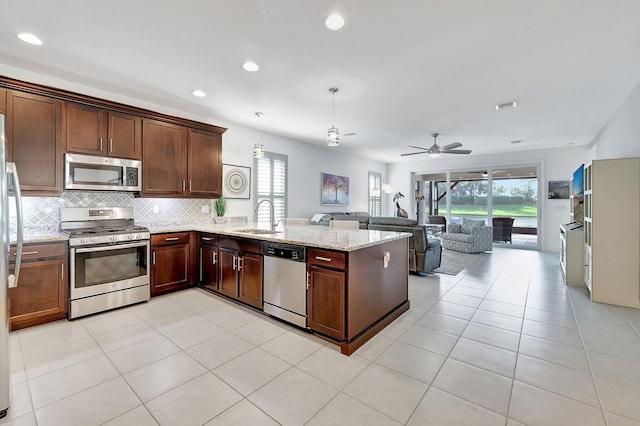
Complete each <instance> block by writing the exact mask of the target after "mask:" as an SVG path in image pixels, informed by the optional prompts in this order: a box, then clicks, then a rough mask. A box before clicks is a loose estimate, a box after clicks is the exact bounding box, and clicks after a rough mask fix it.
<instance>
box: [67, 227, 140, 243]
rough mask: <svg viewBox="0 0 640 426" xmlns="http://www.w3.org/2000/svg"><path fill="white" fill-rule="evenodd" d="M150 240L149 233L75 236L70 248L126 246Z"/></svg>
mask: <svg viewBox="0 0 640 426" xmlns="http://www.w3.org/2000/svg"><path fill="white" fill-rule="evenodd" d="M149 238H150V236H149V232H147V231H145V232H136V233H131V232H124V233H112V234H103V235H93V236H73V237H71V238H69V246H71V247H81V246H96V245H102V244H125V243H133V242H136V241H144V240H148V239H149Z"/></svg>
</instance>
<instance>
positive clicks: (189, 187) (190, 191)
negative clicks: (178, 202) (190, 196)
mask: <svg viewBox="0 0 640 426" xmlns="http://www.w3.org/2000/svg"><path fill="white" fill-rule="evenodd" d="M189 192H191V180H189Z"/></svg>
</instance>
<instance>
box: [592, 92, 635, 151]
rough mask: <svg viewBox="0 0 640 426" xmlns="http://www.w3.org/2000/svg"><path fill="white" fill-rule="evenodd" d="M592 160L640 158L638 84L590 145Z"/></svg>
mask: <svg viewBox="0 0 640 426" xmlns="http://www.w3.org/2000/svg"><path fill="white" fill-rule="evenodd" d="M591 145H592V147H593V148H594V150H593V158H594V159H598V160H603V159H610V158H630V157H640V84H639V85H638V86H636V88H635V89H634V90H633V91H632V92H631V93H630V94H629V96H628V97H627V99H626V100H625V101H624V102H623V103H622V105H620V108H619V109H618V111H616V113H615V114H614V115H613V116H612V117H611V119H610V120H609V122H608V123H607V124H606V125H605V126H604V127H603V128H602V130H600V133H598V136H596V138H595V139H594V140H593V142H592V143H591Z"/></svg>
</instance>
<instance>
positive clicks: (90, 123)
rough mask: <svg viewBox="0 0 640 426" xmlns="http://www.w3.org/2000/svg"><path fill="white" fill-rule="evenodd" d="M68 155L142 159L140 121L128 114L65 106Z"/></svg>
mask: <svg viewBox="0 0 640 426" xmlns="http://www.w3.org/2000/svg"><path fill="white" fill-rule="evenodd" d="M66 146H67V152H77V153H81V154H93V155H105V156H110V157H122V158H131V159H134V160H140V159H141V158H142V120H141V118H140V117H136V116H134V115H130V114H124V113H120V112H114V111H108V110H105V109H103V108H99V107H95V106H91V105H82V104H76V103H73V102H69V103H67V145H66Z"/></svg>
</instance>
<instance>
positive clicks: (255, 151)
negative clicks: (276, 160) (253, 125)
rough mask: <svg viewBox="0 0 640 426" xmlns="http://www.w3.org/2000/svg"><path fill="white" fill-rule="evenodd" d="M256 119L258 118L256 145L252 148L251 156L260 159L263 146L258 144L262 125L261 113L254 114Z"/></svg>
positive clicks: (260, 138)
mask: <svg viewBox="0 0 640 426" xmlns="http://www.w3.org/2000/svg"><path fill="white" fill-rule="evenodd" d="M256 117H258V143H257V144H255V145H254V146H253V156H254V157H255V158H262V157H264V145H262V143H261V142H260V141H261V140H262V125H261V122H260V118H261V117H262V113H261V112H256Z"/></svg>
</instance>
